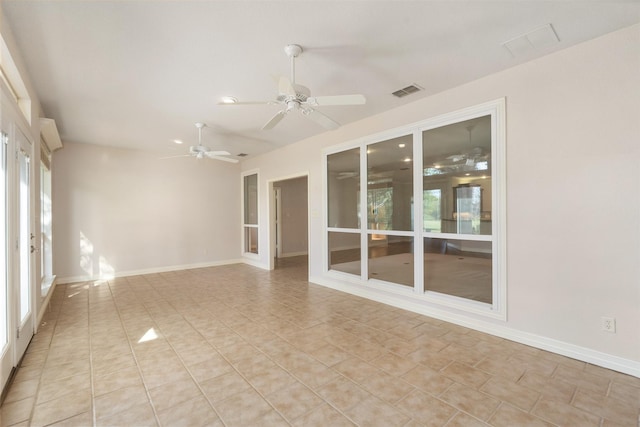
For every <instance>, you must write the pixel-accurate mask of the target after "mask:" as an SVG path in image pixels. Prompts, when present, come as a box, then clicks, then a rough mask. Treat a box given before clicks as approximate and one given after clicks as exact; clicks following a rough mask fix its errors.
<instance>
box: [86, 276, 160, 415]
mask: <svg viewBox="0 0 640 427" xmlns="http://www.w3.org/2000/svg"><path fill="white" fill-rule="evenodd" d="M127 285H128V282H127ZM107 286H109V291H110V293H111V298H112V299H113V301H114V304H115V308H116V312H117V313H118V318H119V319H120V324H121V326H122V328H123V329H125V331H126V328H125V326H124V322H123V320H122V315H121V313H120V308H119V307H118V304H117V303H116V300H115V298H114V295H113V289H112V288H111V287H112V285H111V283H109V282H108V283H107ZM154 324H155V322H154ZM125 333H126V332H125ZM126 341H127V345H128V346H129V350H130V351H131V356H132V357H133V360H134V362H135V365H136V368H137V370H138V375H139V376H140V379H141V381H142V385H143V387H144V391H145V394H146V396H147V401H148V402H149V405H150V406H151V410H152V411H153V416H154V417H155V420H156V424H157V425H158V426H160V425H162V424H161V423H160V418H159V416H158V411H157V410H156V407H155V405H154V404H153V400H151V394H150V393H149V388H148V387H147V384H146V383H145V381H144V376H143V375H142V368H141V366H140V363H139V362H138V357H137V356H136V353H135V351H134V349H133V345H132V344H131V340H130V339H129V338H128V336H127V340H126ZM91 376H92V377H93V371H91ZM91 400H92V407H93V408H94V418H93V423H94V424H93V425H94V426H95V425H97V424H96V423H97V418H96V413H95V396H93V395H92V399H91Z"/></svg>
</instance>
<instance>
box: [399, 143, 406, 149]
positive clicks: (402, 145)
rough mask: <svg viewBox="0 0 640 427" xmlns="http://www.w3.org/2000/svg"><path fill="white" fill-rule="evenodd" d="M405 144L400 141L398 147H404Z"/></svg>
mask: <svg viewBox="0 0 640 427" xmlns="http://www.w3.org/2000/svg"><path fill="white" fill-rule="evenodd" d="M406 146H407V144H405V143H403V142H401V143H400V144H398V147H400V148H404V147H406Z"/></svg>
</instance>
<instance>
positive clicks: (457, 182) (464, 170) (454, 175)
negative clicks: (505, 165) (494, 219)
mask: <svg viewBox="0 0 640 427" xmlns="http://www.w3.org/2000/svg"><path fill="white" fill-rule="evenodd" d="M422 150H423V168H424V169H423V173H422V176H423V190H424V196H425V197H424V199H423V212H424V215H423V229H424V231H427V232H437V233H456V234H474V235H491V196H492V195H491V116H484V117H479V118H475V119H471V120H465V121H463V122H459V123H454V124H451V125H448V126H443V127H439V128H435V129H430V130H427V131H424V132H423V133H422ZM485 209H486V210H485ZM436 213H437V215H436Z"/></svg>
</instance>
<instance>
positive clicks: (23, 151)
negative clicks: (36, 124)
mask: <svg viewBox="0 0 640 427" xmlns="http://www.w3.org/2000/svg"><path fill="white" fill-rule="evenodd" d="M16 139H17V159H16V160H17V165H16V167H17V175H18V176H17V180H16V184H17V187H18V188H17V198H18V200H17V208H18V215H17V217H16V220H17V223H18V236H17V242H18V243H17V256H16V261H17V264H18V265H17V274H16V275H15V277H16V279H17V283H16V286H15V289H16V291H17V298H16V299H15V301H16V302H15V304H16V314H19V317H18V323H17V326H18V327H17V334H16V336H17V340H16V360H19V359H20V357H21V356H22V355H23V354H24V352H25V350H26V349H27V345H29V341H31V337H32V336H33V318H34V315H33V286H32V279H33V274H32V268H31V267H32V254H33V253H34V252H35V251H36V240H35V235H34V230H33V227H32V224H31V222H32V212H31V200H32V194H31V193H32V188H31V152H32V151H31V150H32V147H31V143H30V142H29V140H28V139H27V138H26V137H25V136H24V135H23V134H22V133H21V132H20V131H16Z"/></svg>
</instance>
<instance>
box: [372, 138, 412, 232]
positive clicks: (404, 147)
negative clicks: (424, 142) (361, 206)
mask: <svg viewBox="0 0 640 427" xmlns="http://www.w3.org/2000/svg"><path fill="white" fill-rule="evenodd" d="M412 208H413V136H412V135H405V136H402V137H399V138H394V139H390V140H387V141H382V142H378V143H376V144H371V145H369V146H368V148H367V218H368V229H369V230H401V231H411V230H413V216H412Z"/></svg>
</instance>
